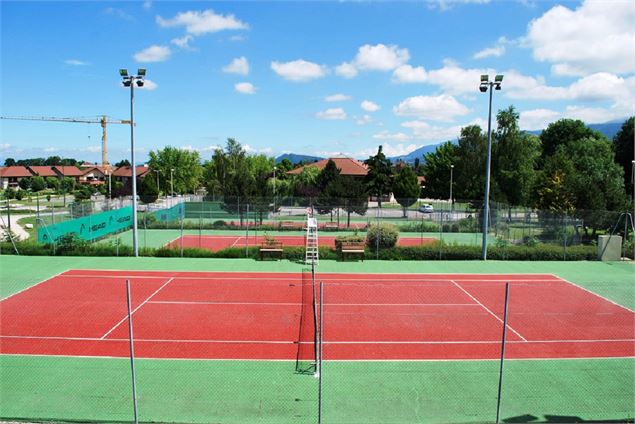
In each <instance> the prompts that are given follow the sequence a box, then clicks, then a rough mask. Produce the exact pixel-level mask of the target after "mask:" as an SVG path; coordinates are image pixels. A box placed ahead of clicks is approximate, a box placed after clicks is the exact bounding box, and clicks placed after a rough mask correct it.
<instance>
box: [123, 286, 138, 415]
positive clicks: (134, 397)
mask: <svg viewBox="0 0 635 424" xmlns="http://www.w3.org/2000/svg"><path fill="white" fill-rule="evenodd" d="M126 299H127V301H128V334H129V336H130V339H129V340H130V369H131V371H132V403H133V407H134V422H135V424H138V423H139V412H138V409H137V382H136V375H135V366H134V336H133V333H132V305H131V303H132V302H131V301H130V280H126Z"/></svg>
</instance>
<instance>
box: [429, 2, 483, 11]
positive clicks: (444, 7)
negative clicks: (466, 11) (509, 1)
mask: <svg viewBox="0 0 635 424" xmlns="http://www.w3.org/2000/svg"><path fill="white" fill-rule="evenodd" d="M490 1H491V0H426V2H427V3H428V7H430V8H431V9H435V8H438V9H439V10H441V11H443V12H444V11H446V10H450V9H451V8H452V7H453V6H455V5H457V4H487V3H489V2H490Z"/></svg>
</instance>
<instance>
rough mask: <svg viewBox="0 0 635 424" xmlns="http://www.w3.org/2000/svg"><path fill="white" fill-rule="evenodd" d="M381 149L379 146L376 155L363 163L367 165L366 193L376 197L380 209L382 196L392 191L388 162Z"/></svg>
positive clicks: (390, 171) (390, 170)
mask: <svg viewBox="0 0 635 424" xmlns="http://www.w3.org/2000/svg"><path fill="white" fill-rule="evenodd" d="M382 150H383V147H382V146H379V148H378V149H377V154H376V155H375V156H371V157H369V158H368V159H366V160H365V161H364V163H365V164H366V165H368V174H366V179H365V182H366V188H367V190H368V192H369V193H370V194H371V195H373V196H376V197H377V202H378V204H379V207H380V208H381V200H382V196H385V195H388V194H390V192H391V191H392V169H391V167H390V160H388V159H387V158H386V155H384V152H383V151H382Z"/></svg>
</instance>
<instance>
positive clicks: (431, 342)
mask: <svg viewBox="0 0 635 424" xmlns="http://www.w3.org/2000/svg"><path fill="white" fill-rule="evenodd" d="M0 339H34V340H68V341H103V342H128V341H129V340H128V339H127V338H116V339H98V338H95V337H61V336H59V337H58V336H7V335H0ZM135 342H151V343H210V344H213V343H220V344H227V343H239V344H313V342H312V341H306V342H302V341H293V340H210V339H143V338H135ZM633 342H635V339H589V340H585V339H582V340H531V341H521V340H508V341H506V342H505V343H506V344H522V345H527V344H528V343H533V344H545V343H633ZM323 343H324V344H331V345H367V344H375V345H443V344H496V345H500V343H501V341H500V340H426V341H417V340H405V341H402V340H360V341H354V340H350V341H347V340H340V341H323Z"/></svg>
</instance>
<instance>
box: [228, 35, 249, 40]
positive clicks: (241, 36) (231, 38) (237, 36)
mask: <svg viewBox="0 0 635 424" xmlns="http://www.w3.org/2000/svg"><path fill="white" fill-rule="evenodd" d="M246 39H247V37H245V36H244V35H232V36H231V37H229V41H245V40H246Z"/></svg>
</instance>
